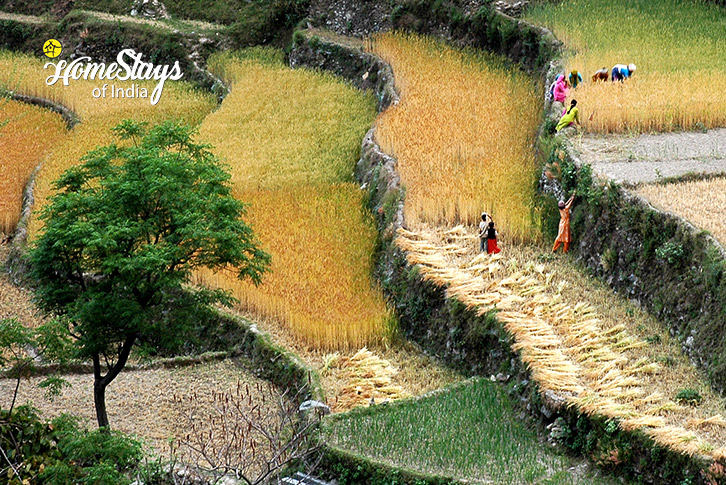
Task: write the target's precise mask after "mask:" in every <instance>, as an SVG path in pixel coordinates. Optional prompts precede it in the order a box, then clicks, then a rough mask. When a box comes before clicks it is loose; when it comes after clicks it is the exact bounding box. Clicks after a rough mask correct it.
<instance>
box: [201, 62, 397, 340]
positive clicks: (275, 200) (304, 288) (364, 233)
mask: <svg viewBox="0 0 726 485" xmlns="http://www.w3.org/2000/svg"><path fill="white" fill-rule="evenodd" d="M210 65H211V66H212V68H213V69H215V70H216V71H217V72H219V74H221V75H222V76H223V77H224V78H225V79H227V80H228V81H229V82H230V84H231V93H230V95H229V96H227V98H226V99H225V101H224V103H223V104H222V106H221V108H220V109H219V110H218V111H216V112H215V113H213V114H212V115H210V116H209V117H207V118H206V119H205V120H204V123H203V124H202V127H201V130H200V137H201V138H202V139H203V140H205V141H207V142H209V143H211V144H212V145H214V146H215V147H216V152H217V153H218V154H219V155H220V156H221V157H222V158H223V159H224V160H225V161H226V162H227V163H228V164H229V165H230V167H231V169H232V182H233V184H234V193H235V195H236V196H238V197H239V198H240V199H241V200H243V201H246V202H249V203H250V206H249V209H248V216H249V221H250V222H251V223H252V225H253V227H254V229H255V231H256V232H257V233H258V234H259V237H260V240H261V241H262V244H263V246H264V247H265V249H266V250H267V251H269V252H270V253H271V255H272V272H271V273H270V274H269V276H267V277H266V278H265V280H264V282H263V284H262V285H260V286H259V287H255V286H254V285H252V284H246V283H240V282H239V281H237V280H236V279H234V278H228V277H227V276H225V275H223V274H209V273H204V274H202V275H201V281H204V282H206V283H208V284H212V285H216V286H221V287H223V288H227V289H230V290H232V292H233V294H234V295H235V296H236V297H237V298H238V299H239V300H240V302H241V304H242V306H243V308H244V309H246V310H248V311H251V312H253V313H254V314H257V315H258V316H262V317H266V318H272V319H276V320H278V321H280V322H282V323H283V324H284V325H286V326H287V327H288V328H289V329H290V331H291V332H292V333H293V335H295V336H296V337H297V338H298V339H299V340H300V341H302V342H304V343H305V344H306V345H307V346H309V347H313V348H320V349H328V350H350V349H356V350H357V349H360V348H361V347H363V346H365V345H369V344H372V343H377V342H381V341H382V340H383V339H384V338H385V337H386V335H387V331H388V330H387V327H386V325H387V322H388V320H389V318H390V317H389V312H388V309H387V308H386V304H385V302H384V301H383V297H382V295H381V293H380V291H378V290H377V289H376V288H374V287H373V283H372V282H371V279H370V275H371V271H372V261H371V256H370V255H371V254H372V252H373V249H374V246H375V240H376V231H375V228H374V226H373V220H372V217H371V215H370V214H369V213H367V212H366V211H365V210H364V208H363V197H364V194H363V192H362V191H361V190H360V189H359V188H358V187H357V185H356V184H354V183H353V181H352V172H353V167H354V165H355V162H356V161H357V157H358V152H359V150H360V140H361V139H362V138H363V135H364V134H365V132H366V131H367V129H368V128H369V127H370V124H371V122H372V121H373V117H374V114H375V108H374V105H373V99H372V97H370V96H364V95H363V94H362V93H360V92H358V91H357V90H355V88H353V87H350V86H347V85H345V84H344V83H342V82H341V81H339V80H337V79H335V78H334V77H333V76H332V75H329V74H323V73H318V72H313V71H308V70H291V69H289V68H288V67H286V66H285V65H284V63H283V61H282V54H281V52H280V51H275V50H271V49H262V50H253V51H247V52H245V53H243V54H241V55H240V56H237V57H235V56H229V55H226V56H220V57H219V58H218V59H217V60H216V61H215V60H212V62H211V63H210Z"/></svg>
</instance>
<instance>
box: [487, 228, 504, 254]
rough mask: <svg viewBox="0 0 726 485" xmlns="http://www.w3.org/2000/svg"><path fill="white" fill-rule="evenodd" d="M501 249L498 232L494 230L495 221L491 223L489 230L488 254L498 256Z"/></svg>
mask: <svg viewBox="0 0 726 485" xmlns="http://www.w3.org/2000/svg"><path fill="white" fill-rule="evenodd" d="M500 251H501V249H499V248H498V247H497V230H496V229H494V221H492V222H490V223H489V227H488V228H487V254H497V253H498V252H500Z"/></svg>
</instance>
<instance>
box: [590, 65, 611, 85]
mask: <svg viewBox="0 0 726 485" xmlns="http://www.w3.org/2000/svg"><path fill="white" fill-rule="evenodd" d="M609 74H610V71H609V70H608V68H607V67H603V68H602V69H598V70H597V71H595V74H593V75H592V82H597V81H607V80H608V75H609Z"/></svg>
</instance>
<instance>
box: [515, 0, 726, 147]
mask: <svg viewBox="0 0 726 485" xmlns="http://www.w3.org/2000/svg"><path fill="white" fill-rule="evenodd" d="M725 13H726V10H725V9H724V7H722V6H718V5H714V4H712V3H708V2H682V1H680V0H647V1H642V0H641V1H635V2H633V1H630V0H616V1H612V0H572V1H568V2H559V3H557V4H554V3H551V2H543V3H541V4H539V5H536V6H534V7H533V8H532V9H531V10H530V11H529V13H528V14H527V16H526V18H527V20H530V21H533V22H535V23H540V24H542V25H545V26H546V27H548V28H550V29H551V30H552V31H553V32H554V34H555V36H557V37H558V38H559V39H561V40H563V41H564V42H565V44H566V46H567V47H568V48H569V49H571V50H572V51H573V52H572V53H571V55H570V57H569V58H568V59H567V61H566V72H570V71H571V70H572V69H578V70H580V71H581V73H582V76H583V79H584V81H585V82H584V83H583V84H582V85H580V86H578V87H577V88H576V89H575V90H574V91H571V92H570V98H573V97H574V98H576V99H577V100H578V103H579V104H578V107H580V112H581V113H583V114H586V116H585V117H584V118H588V117H589V115H590V114H591V113H593V112H594V115H593V118H592V120H591V121H588V122H585V127H586V129H587V130H589V131H594V132H599V133H622V132H651V131H672V130H679V129H684V130H690V129H703V128H712V127H716V126H724V125H726V62H725V58H724V55H723V45H724V42H725V41H726V33H725V31H724V28H723V18H724V15H725ZM629 63H634V64H635V65H636V66H637V70H636V72H635V74H634V76H633V78H632V79H630V80H628V81H626V82H624V83H612V82H606V83H596V84H593V83H592V82H590V77H591V76H592V74H593V73H594V72H595V71H597V70H598V69H600V68H602V67H606V68H607V69H611V68H612V67H613V66H614V65H615V64H629ZM568 102H569V101H568Z"/></svg>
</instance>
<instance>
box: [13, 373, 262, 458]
mask: <svg viewBox="0 0 726 485" xmlns="http://www.w3.org/2000/svg"><path fill="white" fill-rule="evenodd" d="M65 379H66V380H67V381H68V382H69V383H70V384H71V387H69V388H65V389H64V390H63V391H62V394H61V395H60V396H58V397H57V398H55V400H54V401H53V402H50V401H48V400H46V399H45V398H44V394H43V390H42V389H40V388H38V387H37V385H36V384H37V383H38V382H39V381H40V380H41V379H40V378H33V379H31V380H30V382H27V381H24V382H22V383H21V385H20V392H19V396H18V404H23V403H26V402H30V403H32V404H33V405H34V406H35V407H37V408H38V409H39V410H40V411H41V412H42V413H43V417H45V418H48V419H50V418H52V417H54V416H57V415H59V414H61V413H71V414H73V415H76V416H80V417H81V418H82V419H83V420H84V421H85V423H86V424H87V425H88V426H89V427H94V426H96V416H95V413H94V407H93V376H92V375H69V376H66V377H65ZM238 382H240V383H241V384H242V385H243V386H244V385H246V384H247V385H249V388H250V392H252V393H253V396H254V399H255V402H262V395H261V394H260V393H259V391H258V390H257V386H256V385H257V384H264V383H265V381H262V380H260V379H257V378H256V377H254V376H252V375H251V374H249V373H248V372H247V371H246V370H245V369H243V368H241V367H239V366H237V365H236V364H235V363H234V362H233V361H230V360H225V361H222V362H214V363H209V364H201V365H197V366H193V367H182V368H177V369H161V370H144V371H130V372H122V373H121V374H119V376H118V377H117V378H116V380H115V381H114V382H113V383H112V384H111V385H110V386H109V387H108V389H107V392H106V404H107V406H108V417H109V421H110V423H111V427H113V428H114V429H118V430H120V431H124V432H127V433H133V434H135V435H137V436H139V437H141V438H143V439H144V440H145V441H146V442H147V443H148V444H149V445H151V446H152V447H153V448H154V450H155V451H156V452H157V453H159V454H161V455H162V456H163V455H165V454H167V453H168V451H169V438H175V439H179V438H181V437H183V436H184V434H185V433H186V432H187V427H186V425H187V423H186V421H185V420H184V419H183V418H182V412H183V411H184V408H182V407H180V406H179V405H177V404H175V403H174V397H175V396H178V397H181V398H182V399H184V400H187V399H189V398H190V397H193V396H195V395H196V396H198V397H199V400H198V402H199V403H200V405H199V408H198V409H199V414H201V415H204V414H205V413H211V412H213V408H212V404H211V403H210V402H208V398H209V397H211V396H212V395H213V394H214V393H219V392H225V391H228V390H234V389H236V387H237V383H238ZM14 387H15V381H14V380H10V379H3V380H0V408H7V407H9V405H10V400H11V398H12V390H13V389H14ZM263 388H264V386H263ZM265 401H266V402H268V403H269V401H270V399H269V395H267V396H266V397H265Z"/></svg>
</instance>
